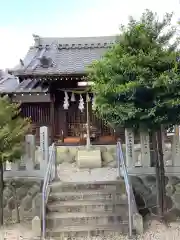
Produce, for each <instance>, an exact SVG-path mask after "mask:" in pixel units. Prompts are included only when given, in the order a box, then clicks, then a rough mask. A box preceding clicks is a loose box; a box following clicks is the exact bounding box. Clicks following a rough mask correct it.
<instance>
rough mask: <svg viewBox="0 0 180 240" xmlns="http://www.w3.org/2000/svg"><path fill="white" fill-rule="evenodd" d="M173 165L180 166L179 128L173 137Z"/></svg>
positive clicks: (177, 127)
mask: <svg viewBox="0 0 180 240" xmlns="http://www.w3.org/2000/svg"><path fill="white" fill-rule="evenodd" d="M171 165H173V166H180V131H179V126H175V133H174V135H173V140H172V160H171Z"/></svg>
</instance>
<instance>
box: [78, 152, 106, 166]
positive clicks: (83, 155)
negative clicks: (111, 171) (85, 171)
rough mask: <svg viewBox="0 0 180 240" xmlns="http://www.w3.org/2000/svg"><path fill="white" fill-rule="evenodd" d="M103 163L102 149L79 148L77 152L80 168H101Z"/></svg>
mask: <svg viewBox="0 0 180 240" xmlns="http://www.w3.org/2000/svg"><path fill="white" fill-rule="evenodd" d="M101 165H102V163H101V151H100V150H89V151H88V150H79V151H78V152H77V166H78V167H79V168H100V167H101Z"/></svg>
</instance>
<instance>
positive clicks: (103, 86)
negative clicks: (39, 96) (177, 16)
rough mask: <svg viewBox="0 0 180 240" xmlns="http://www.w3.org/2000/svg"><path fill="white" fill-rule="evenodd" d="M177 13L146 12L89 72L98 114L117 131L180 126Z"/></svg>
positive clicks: (132, 20) (123, 27)
mask: <svg viewBox="0 0 180 240" xmlns="http://www.w3.org/2000/svg"><path fill="white" fill-rule="evenodd" d="M171 19H172V14H166V15H165V16H164V18H163V19H162V21H160V20H159V19H158V16H157V14H156V13H153V12H151V11H149V10H146V11H145V12H144V13H143V14H142V16H141V18H140V20H135V19H133V18H132V17H131V18H130V20H129V24H128V25H127V26H122V27H121V33H120V36H118V37H117V39H116V43H115V44H114V45H113V46H112V47H111V48H110V49H109V51H107V53H106V54H105V55H104V57H103V58H102V59H101V60H100V61H96V62H94V63H93V64H92V65H91V66H90V67H89V69H88V71H89V75H88V76H89V80H90V81H93V82H94V84H95V85H94V92H95V93H98V94H96V102H95V103H96V112H97V114H98V115H100V117H101V118H103V119H104V120H106V121H107V122H108V123H109V124H111V125H112V126H113V127H120V126H123V127H133V128H139V127H146V128H147V127H148V128H149V129H156V128H159V127H160V125H161V124H169V123H170V124H176V123H179V122H180V78H179V62H178V61H177V60H178V56H179V51H178V50H177V46H178V43H179V41H178V39H177V37H176V28H174V27H172V26H171Z"/></svg>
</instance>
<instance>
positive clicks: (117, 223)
mask: <svg viewBox="0 0 180 240" xmlns="http://www.w3.org/2000/svg"><path fill="white" fill-rule="evenodd" d="M50 188H51V192H50V196H49V201H48V204H47V216H46V223H47V237H52V238H56V239H58V238H63V237H87V236H97V235H101V236H102V235H107V234H109V233H112V232H115V233H116V232H117V233H122V234H127V233H128V204H127V202H128V201H127V195H126V190H125V184H124V181H123V180H122V179H120V180H116V181H103V182H92V183H88V182H84V183H82V182H81V183H77V182H76V183H73V182H69V183H62V182H60V181H59V182H54V183H52V184H51V186H50Z"/></svg>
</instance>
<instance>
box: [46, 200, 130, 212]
mask: <svg viewBox="0 0 180 240" xmlns="http://www.w3.org/2000/svg"><path fill="white" fill-rule="evenodd" d="M126 207H127V199H126V198H125V199H124V200H123V199H122V200H121V201H120V202H119V201H111V200H110V201H109V200H103V201H102V200H99V201H97V200H94V201H84V200H75V201H63V202H59V201H58V202H53V203H48V206H47V209H48V212H61V213H65V212H89V213H91V212H121V211H122V209H123V208H126Z"/></svg>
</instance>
